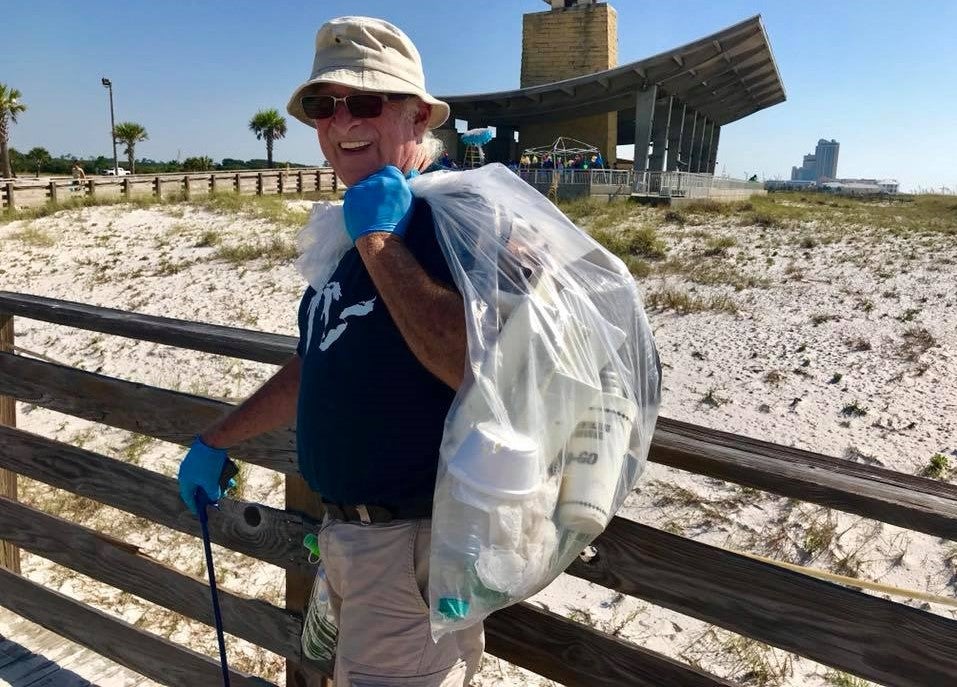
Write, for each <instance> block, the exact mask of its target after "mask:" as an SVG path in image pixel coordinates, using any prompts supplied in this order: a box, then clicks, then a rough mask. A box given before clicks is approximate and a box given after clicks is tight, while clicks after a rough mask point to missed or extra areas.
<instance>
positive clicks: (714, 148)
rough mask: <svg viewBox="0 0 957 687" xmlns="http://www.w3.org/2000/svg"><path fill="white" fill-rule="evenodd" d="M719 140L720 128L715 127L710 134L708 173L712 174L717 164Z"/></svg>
mask: <svg viewBox="0 0 957 687" xmlns="http://www.w3.org/2000/svg"><path fill="white" fill-rule="evenodd" d="M719 138H721V127H720V126H715V127H714V131H713V132H712V133H711V146H710V148H711V150H710V151H709V152H708V171H709V172H710V173H711V174H714V168H715V166H716V165H717V164H718V139H719Z"/></svg>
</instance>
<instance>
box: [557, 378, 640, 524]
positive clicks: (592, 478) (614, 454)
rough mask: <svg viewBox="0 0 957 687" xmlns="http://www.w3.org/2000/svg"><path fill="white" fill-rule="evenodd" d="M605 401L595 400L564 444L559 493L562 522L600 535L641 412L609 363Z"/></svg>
mask: <svg viewBox="0 0 957 687" xmlns="http://www.w3.org/2000/svg"><path fill="white" fill-rule="evenodd" d="M600 378H601V387H602V394H601V402H600V403H593V404H592V405H591V406H589V408H588V410H587V412H586V413H585V414H584V415H583V417H582V418H581V419H580V420H579V423H578V426H577V427H576V428H575V432H574V433H573V434H572V436H571V438H570V439H569V440H568V443H567V444H566V445H565V473H564V475H563V478H562V488H561V491H560V492H559V496H558V521H559V523H560V524H561V525H563V526H564V527H567V528H568V529H570V530H572V531H574V532H581V533H583V534H587V535H591V536H598V535H599V534H601V532H602V530H604V529H605V527H607V526H608V522H609V520H611V516H612V512H611V509H612V504H613V503H614V500H615V494H616V493H617V491H618V481H619V478H620V477H621V467H622V462H623V461H624V459H625V453H627V451H628V439H629V437H630V436H631V429H632V426H633V425H634V422H635V417H636V415H637V413H638V407H637V406H636V405H635V403H634V401H632V400H630V399H628V398H626V397H625V395H624V393H625V392H624V389H623V387H622V384H621V379H620V378H619V377H618V375H617V374H616V373H615V372H614V371H613V370H611V369H609V368H605V369H603V370H602V371H601V373H600Z"/></svg>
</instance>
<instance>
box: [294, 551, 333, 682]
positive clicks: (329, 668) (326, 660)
mask: <svg viewBox="0 0 957 687" xmlns="http://www.w3.org/2000/svg"><path fill="white" fill-rule="evenodd" d="M304 545H305V547H306V548H307V549H309V556H310V561H312V560H313V556H316V557H318V555H319V547H318V544H317V543H316V539H315V535H312V534H310V535H306V540H305V541H304ZM338 638H339V627H338V625H336V619H335V616H334V615H333V612H332V606H331V605H330V603H329V582H328V581H327V580H326V569H325V566H324V565H323V564H322V561H321V560H319V561H318V566H317V568H316V579H315V581H314V582H313V585H312V594H311V595H310V597H309V607H308V608H307V609H306V618H305V620H304V621H303V624H302V652H303V653H304V654H305V655H306V656H307V657H309V658H310V659H312V660H313V661H315V662H316V663H317V664H318V666H319V668H320V670H322V671H323V672H324V673H326V674H327V675H332V674H333V670H334V668H335V663H336V643H337V641H338Z"/></svg>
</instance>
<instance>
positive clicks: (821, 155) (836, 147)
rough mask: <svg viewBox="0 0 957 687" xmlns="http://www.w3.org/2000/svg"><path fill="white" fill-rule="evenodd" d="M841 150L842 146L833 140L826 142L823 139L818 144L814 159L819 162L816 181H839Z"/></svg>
mask: <svg viewBox="0 0 957 687" xmlns="http://www.w3.org/2000/svg"><path fill="white" fill-rule="evenodd" d="M840 150H841V144H840V143H838V142H837V141H835V140H834V139H833V138H832V139H831V140H830V141H825V140H824V139H823V138H822V139H820V140H819V141H818V142H817V148H815V149H814V157H815V158H816V160H817V176H816V177H815V179H816V180H821V179H828V180H829V179H837V154H838V153H839V152H840Z"/></svg>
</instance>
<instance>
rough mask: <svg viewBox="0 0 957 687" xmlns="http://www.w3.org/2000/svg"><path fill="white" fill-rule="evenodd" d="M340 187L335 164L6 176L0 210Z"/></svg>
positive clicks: (1, 186)
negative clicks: (118, 174)
mask: <svg viewBox="0 0 957 687" xmlns="http://www.w3.org/2000/svg"><path fill="white" fill-rule="evenodd" d="M338 188H339V180H338V178H337V177H336V174H335V172H334V171H333V170H332V168H331V167H315V168H309V169H263V170H243V171H239V172H205V173H199V174H197V173H177V174H154V175H145V174H136V175H130V176H125V177H114V176H94V177H89V178H87V179H79V180H73V179H71V178H66V177H51V178H49V179H4V180H0V210H9V209H14V210H15V209H23V208H31V207H40V206H42V205H45V204H47V203H53V204H59V203H63V202H65V201H69V200H73V199H80V198H109V199H119V198H127V199H128V198H135V197H143V196H156V197H162V196H174V195H181V196H183V197H185V198H191V197H197V196H203V195H208V194H211V193H226V192H235V193H241V194H244V195H259V196H263V195H284V194H299V193H310V192H315V191H336V190H338Z"/></svg>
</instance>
